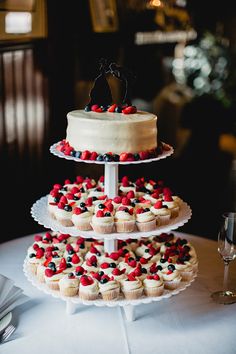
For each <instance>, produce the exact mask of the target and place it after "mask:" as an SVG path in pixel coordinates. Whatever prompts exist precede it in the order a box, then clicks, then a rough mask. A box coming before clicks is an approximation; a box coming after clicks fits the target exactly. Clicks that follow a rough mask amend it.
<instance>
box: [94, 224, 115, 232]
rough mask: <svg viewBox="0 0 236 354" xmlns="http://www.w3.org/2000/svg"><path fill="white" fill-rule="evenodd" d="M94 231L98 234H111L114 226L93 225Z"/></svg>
mask: <svg viewBox="0 0 236 354" xmlns="http://www.w3.org/2000/svg"><path fill="white" fill-rule="evenodd" d="M91 226H92V228H93V230H94V231H95V232H97V233H98V234H111V233H112V232H113V228H114V224H107V225H97V224H91Z"/></svg>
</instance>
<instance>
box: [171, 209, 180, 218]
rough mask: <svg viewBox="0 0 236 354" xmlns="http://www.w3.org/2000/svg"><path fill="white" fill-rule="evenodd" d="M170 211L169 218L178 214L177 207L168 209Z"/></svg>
mask: <svg viewBox="0 0 236 354" xmlns="http://www.w3.org/2000/svg"><path fill="white" fill-rule="evenodd" d="M170 212H171V219H173V218H177V216H178V215H179V207H176V208H172V209H170Z"/></svg>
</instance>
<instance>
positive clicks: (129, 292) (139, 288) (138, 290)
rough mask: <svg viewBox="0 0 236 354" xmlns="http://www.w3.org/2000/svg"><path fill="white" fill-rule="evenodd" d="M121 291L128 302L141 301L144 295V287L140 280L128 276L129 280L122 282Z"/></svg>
mask: <svg viewBox="0 0 236 354" xmlns="http://www.w3.org/2000/svg"><path fill="white" fill-rule="evenodd" d="M121 290H122V293H123V294H124V297H125V298H126V299H128V300H135V299H139V298H140V297H141V296H142V294H143V285H142V282H141V280H140V279H137V278H136V277H134V275H133V274H128V275H127V279H126V280H123V281H122V282H121Z"/></svg>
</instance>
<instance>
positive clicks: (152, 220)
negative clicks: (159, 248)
mask: <svg viewBox="0 0 236 354" xmlns="http://www.w3.org/2000/svg"><path fill="white" fill-rule="evenodd" d="M136 226H137V228H138V230H139V231H142V232H147V231H152V230H155V229H156V217H155V215H154V214H153V213H152V212H151V211H150V209H149V208H145V209H143V208H138V209H137V210H136Z"/></svg>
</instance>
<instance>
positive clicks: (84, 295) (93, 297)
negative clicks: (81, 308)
mask: <svg viewBox="0 0 236 354" xmlns="http://www.w3.org/2000/svg"><path fill="white" fill-rule="evenodd" d="M79 297H80V298H81V299H82V300H96V299H97V298H98V294H89V293H84V292H82V291H79Z"/></svg>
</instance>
